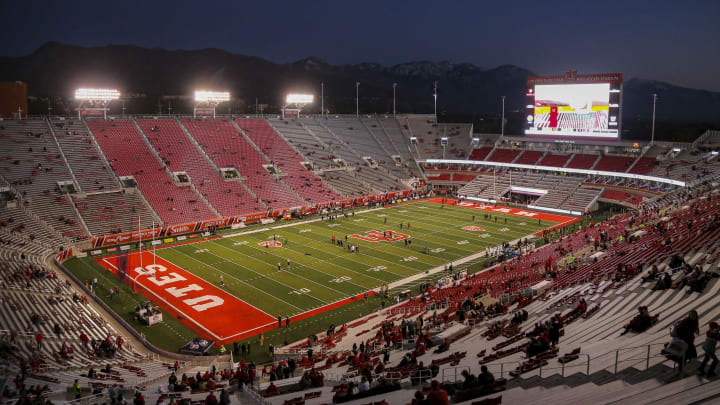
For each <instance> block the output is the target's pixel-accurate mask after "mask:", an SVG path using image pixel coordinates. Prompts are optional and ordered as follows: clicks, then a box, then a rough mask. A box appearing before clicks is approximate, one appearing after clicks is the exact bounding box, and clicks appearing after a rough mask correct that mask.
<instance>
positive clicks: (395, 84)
mask: <svg viewBox="0 0 720 405" xmlns="http://www.w3.org/2000/svg"><path fill="white" fill-rule="evenodd" d="M396 88H397V83H393V117H394V116H395V89H396Z"/></svg>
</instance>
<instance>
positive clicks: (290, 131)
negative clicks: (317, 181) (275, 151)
mask: <svg viewBox="0 0 720 405" xmlns="http://www.w3.org/2000/svg"><path fill="white" fill-rule="evenodd" d="M268 123H269V124H270V126H272V127H273V128H274V129H275V130H276V131H277V132H278V133H279V134H280V135H281V136H282V137H283V138H284V139H285V140H286V141H287V142H288V144H290V145H291V146H292V147H293V148H294V149H295V150H296V151H298V152H299V153H300V154H302V156H303V157H304V158H305V159H306V161H308V162H311V163H312V164H313V165H314V166H315V169H316V170H323V169H328V168H336V167H339V166H338V165H337V164H335V163H334V162H333V159H334V158H335V155H334V154H333V152H332V151H331V150H330V149H329V148H328V147H326V145H325V144H324V143H323V142H322V141H320V140H319V139H318V138H316V137H315V136H314V135H313V134H311V133H310V132H309V131H308V130H307V129H306V128H305V127H304V126H303V125H302V124H301V123H300V122H299V121H293V120H290V121H282V120H272V119H271V120H268Z"/></svg>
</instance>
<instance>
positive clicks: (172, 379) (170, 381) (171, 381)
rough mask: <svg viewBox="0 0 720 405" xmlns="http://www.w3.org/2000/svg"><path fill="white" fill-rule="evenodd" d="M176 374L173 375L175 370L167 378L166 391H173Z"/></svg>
mask: <svg viewBox="0 0 720 405" xmlns="http://www.w3.org/2000/svg"><path fill="white" fill-rule="evenodd" d="M177 381H178V379H177V376H176V375H175V372H173V373H172V374H170V377H169V378H168V391H170V392H173V391H175V384H177Z"/></svg>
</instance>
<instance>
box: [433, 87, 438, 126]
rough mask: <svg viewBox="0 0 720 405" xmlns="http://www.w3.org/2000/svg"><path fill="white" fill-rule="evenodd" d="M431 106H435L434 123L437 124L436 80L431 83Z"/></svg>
mask: <svg viewBox="0 0 720 405" xmlns="http://www.w3.org/2000/svg"><path fill="white" fill-rule="evenodd" d="M433 104H434V106H435V123H436V124H437V122H438V120H437V80H436V81H434V82H433Z"/></svg>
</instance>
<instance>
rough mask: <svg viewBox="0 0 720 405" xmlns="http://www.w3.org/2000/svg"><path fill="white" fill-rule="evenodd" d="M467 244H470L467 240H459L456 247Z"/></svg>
mask: <svg viewBox="0 0 720 405" xmlns="http://www.w3.org/2000/svg"><path fill="white" fill-rule="evenodd" d="M468 243H470V242H468V241H467V240H461V241H458V243H457V244H458V245H467V244H468Z"/></svg>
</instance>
